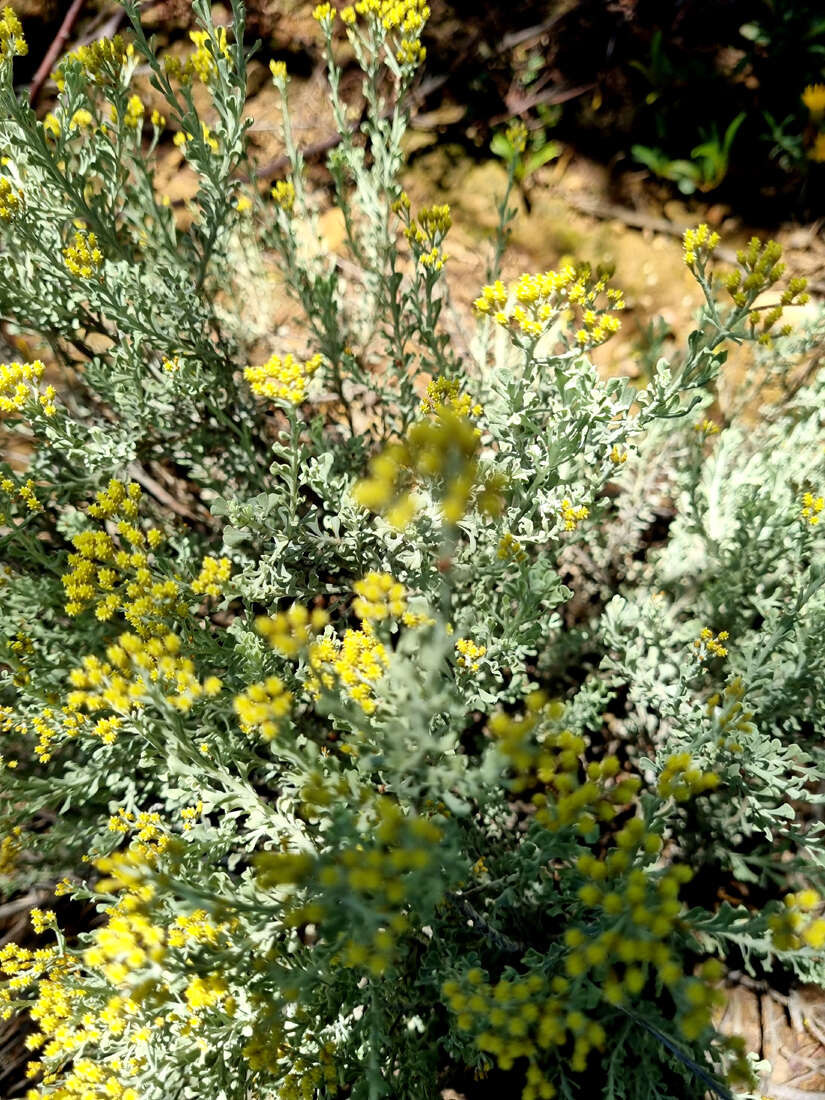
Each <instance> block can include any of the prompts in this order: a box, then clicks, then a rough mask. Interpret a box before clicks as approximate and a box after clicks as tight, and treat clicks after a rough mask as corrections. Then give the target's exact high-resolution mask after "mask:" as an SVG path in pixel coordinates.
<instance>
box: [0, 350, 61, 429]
mask: <svg viewBox="0 0 825 1100" xmlns="http://www.w3.org/2000/svg"><path fill="white" fill-rule="evenodd" d="M45 369H46V368H45V367H44V365H43V364H42V363H41V362H40V360H39V359H35V360H34V362H33V363H18V362H14V363H0V413H12V412H20V411H21V409H23V408H25V407H26V406H27V405H32V404H34V405H38V404H39V405H40V407H41V408H42V410H43V412H44V413H45V414H46V416H54V414H55V411H56V409H55V404H54V397H55V393H54V386H47V387H46V389H45V390H44V392H43V393H42V394H41V393H40V392H39V387H38V383H39V382H40V379H41V377H42V376H43V371H44V370H45Z"/></svg>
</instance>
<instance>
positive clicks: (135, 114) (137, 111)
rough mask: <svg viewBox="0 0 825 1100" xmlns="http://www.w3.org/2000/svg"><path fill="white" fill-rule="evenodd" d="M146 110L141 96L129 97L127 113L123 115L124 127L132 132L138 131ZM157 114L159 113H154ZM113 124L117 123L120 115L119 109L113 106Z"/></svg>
mask: <svg viewBox="0 0 825 1100" xmlns="http://www.w3.org/2000/svg"><path fill="white" fill-rule="evenodd" d="M145 110H146V108H145V107H144V106H143V100H142V99H141V98H140V96H139V95H132V96H129V101H128V103H127V104H126V111H125V112H124V115H123V125H124V126H126V127H128V128H129V129H131V130H137V129H138V128H139V127H140V126H141V125H142V123H143V115H144V112H145ZM154 113H155V114H157V111H155V112H154ZM111 115H112V122H117V120H118V113H117V107H115V105H114V104H112V107H111Z"/></svg>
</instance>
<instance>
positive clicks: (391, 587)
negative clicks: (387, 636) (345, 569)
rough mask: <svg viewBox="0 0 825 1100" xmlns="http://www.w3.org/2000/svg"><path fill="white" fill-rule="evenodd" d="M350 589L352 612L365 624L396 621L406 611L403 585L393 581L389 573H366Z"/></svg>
mask: <svg viewBox="0 0 825 1100" xmlns="http://www.w3.org/2000/svg"><path fill="white" fill-rule="evenodd" d="M352 587H353V591H354V592H355V599H354V600H353V601H352V610H353V611H354V612H355V614H356V615H357V616H358V618H359V619H361V620H362V621H363V622H365V623H372V622H382V621H383V620H384V619H387V618H390V617H392V618H395V619H397V618H400V617H401V616H402V615H403V614H404V612H405V611H406V609H407V603H406V600H405V598H404V585H403V584H399V583H398V581H395V580H393V578H392V577H391V576H390V574H389V573H375V572H373V573H367V575H366V577H364V578H363V579H362V580H360V581H356V582H355V584H354V585H353V586H352Z"/></svg>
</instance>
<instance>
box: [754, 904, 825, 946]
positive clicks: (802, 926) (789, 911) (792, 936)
mask: <svg viewBox="0 0 825 1100" xmlns="http://www.w3.org/2000/svg"><path fill="white" fill-rule="evenodd" d="M783 900H784V902H785V909H784V911H782V912H780V913H775V914H773V915H772V916H771V917H770V918H769V921H768V925H769V927H770V930H771V936H772V938H773V942H774V944H775V945H776V946H777V948H778V949H779V950H780V951H798V950H799V949H800V948H802V947H811V948H813V949H814V950H815V951H821V950H822V948H823V947H825V918H823V917H822V916H818V917H812V916H810V915H809V914H810V913H811V911H812V910H815V909H819V908H820V906H821V904H822V898H821V897H820V896H819V894H818V893H817V892H816V890H800V891H799V892H798V893H796V894H786V895H785V897H784V899H783Z"/></svg>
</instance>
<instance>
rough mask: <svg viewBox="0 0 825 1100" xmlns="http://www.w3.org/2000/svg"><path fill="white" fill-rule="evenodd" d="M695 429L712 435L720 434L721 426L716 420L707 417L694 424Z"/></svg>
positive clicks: (701, 433) (702, 433)
mask: <svg viewBox="0 0 825 1100" xmlns="http://www.w3.org/2000/svg"><path fill="white" fill-rule="evenodd" d="M693 430H694V431H695V432H698V433H699V434H700V435H703V436H705V437H707V436H711V435H719V432H720V430H721V429H720V427H719V425H718V424H717V423H716V421H715V420H709V419H708V418H707V417H705V419H704V420H700V421H699V423H698V424H694V425H693Z"/></svg>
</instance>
